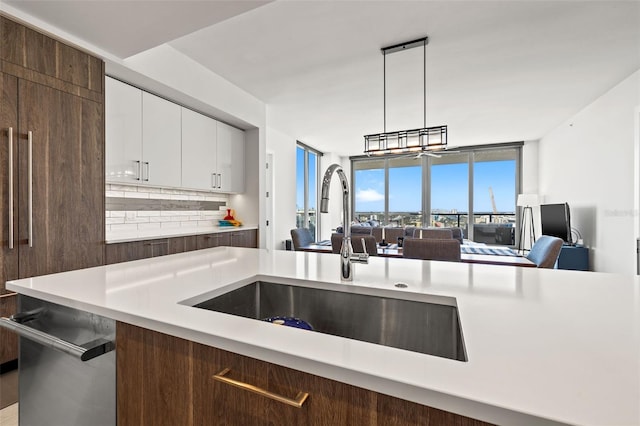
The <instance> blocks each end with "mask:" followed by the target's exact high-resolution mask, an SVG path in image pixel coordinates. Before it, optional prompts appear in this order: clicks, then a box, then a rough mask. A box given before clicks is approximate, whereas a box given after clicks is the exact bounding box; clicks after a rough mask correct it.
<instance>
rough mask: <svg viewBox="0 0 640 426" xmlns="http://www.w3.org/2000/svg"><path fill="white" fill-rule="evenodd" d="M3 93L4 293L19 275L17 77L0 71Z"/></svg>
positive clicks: (0, 201) (0, 204)
mask: <svg viewBox="0 0 640 426" xmlns="http://www.w3.org/2000/svg"><path fill="white" fill-rule="evenodd" d="M0 95H1V97H0V244H1V246H0V265H1V266H0V294H1V293H2V290H4V288H5V281H7V280H10V279H15V278H18V202H17V200H18V110H17V108H18V104H17V101H18V79H16V78H15V77H12V76H9V75H6V74H3V73H0ZM10 206H11V207H12V209H11V210H10V209H9V207H10ZM10 227H11V230H12V232H10V230H9V228H10ZM11 233H13V235H11Z"/></svg>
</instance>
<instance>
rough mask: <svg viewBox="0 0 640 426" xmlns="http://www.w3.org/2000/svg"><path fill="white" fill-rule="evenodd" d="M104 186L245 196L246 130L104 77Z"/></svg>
mask: <svg viewBox="0 0 640 426" xmlns="http://www.w3.org/2000/svg"><path fill="white" fill-rule="evenodd" d="M105 96H106V142H107V143H106V175H107V182H123V183H135V184H140V185H154V186H162V187H173V188H186V189H199V190H207V191H215V192H233V193H239V192H244V149H245V148H244V144H245V142H244V131H242V130H239V129H236V128H234V127H231V126H229V125H227V124H224V123H220V122H218V121H216V120H214V119H213V118H210V117H207V116H205V115H202V114H200V113H197V112H195V111H192V110H190V109H187V108H184V107H181V106H180V105H178V104H175V103H173V102H170V101H167V100H165V99H162V98H160V97H158V96H155V95H152V94H150V93H147V92H145V91H143V90H140V89H138V88H136V87H133V86H130V85H128V84H125V83H122V82H120V81H118V80H115V79H112V78H109V77H107V78H106V86H105Z"/></svg>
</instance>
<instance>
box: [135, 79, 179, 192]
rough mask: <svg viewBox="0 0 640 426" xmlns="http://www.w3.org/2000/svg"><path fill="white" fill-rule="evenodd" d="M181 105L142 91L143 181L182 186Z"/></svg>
mask: <svg viewBox="0 0 640 426" xmlns="http://www.w3.org/2000/svg"><path fill="white" fill-rule="evenodd" d="M180 117H181V111H180V105H177V104H174V103H173V102H169V101H167V100H164V99H162V98H160V97H158V96H155V95H152V94H150V93H147V92H143V93H142V181H143V183H147V184H150V185H158V186H170V187H179V186H180V180H181V171H180V168H181V155H182V150H181V143H180V139H181V137H182V135H181V130H180V126H181V118H180Z"/></svg>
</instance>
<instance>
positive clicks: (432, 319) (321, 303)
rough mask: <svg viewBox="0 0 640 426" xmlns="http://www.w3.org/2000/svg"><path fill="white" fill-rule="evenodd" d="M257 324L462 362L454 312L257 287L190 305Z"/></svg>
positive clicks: (339, 294) (438, 306)
mask: <svg viewBox="0 0 640 426" xmlns="http://www.w3.org/2000/svg"><path fill="white" fill-rule="evenodd" d="M194 306H195V307H196V308H202V309H208V310H212V311H216V312H222V313H226V314H230V315H237V316H241V317H245V318H252V319H255V320H263V319H266V318H271V317H293V318H298V319H300V320H303V321H305V322H307V323H309V324H310V325H311V326H312V327H313V330H314V331H305V332H308V333H312V332H319V333H326V334H332V335H334V336H340V337H346V338H348V339H355V340H360V341H363V342H369V343H375V344H379V345H385V346H392V347H394V348H399V349H404V350H408V351H413V352H420V353H423V354H428V355H435V356H440V357H445V358H450V359H454V360H458V361H466V360H467V357H466V354H465V351H464V344H463V341H462V332H461V329H460V322H459V319H458V309H457V308H456V307H455V306H448V305H441V304H436V303H427V302H418V301H412V300H404V299H394V298H389V297H379V296H372V295H364V294H354V293H346V292H341V291H332V290H322V289H317V288H309V287H301V286H294V285H285V284H276V283H269V282H262V281H256V282H253V283H251V284H247V285H245V286H243V287H240V288H238V289H235V290H231V291H229V292H227V293H224V294H222V295H219V296H217V297H214V298H212V299H209V300H206V301H204V302H201V303H199V304H197V305H194Z"/></svg>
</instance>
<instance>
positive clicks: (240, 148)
mask: <svg viewBox="0 0 640 426" xmlns="http://www.w3.org/2000/svg"><path fill="white" fill-rule="evenodd" d="M217 164H218V173H219V174H220V177H221V184H220V185H219V190H220V191H222V192H244V132H243V131H242V130H238V129H236V128H234V127H231V126H229V125H227V124H224V123H220V122H218V151H217Z"/></svg>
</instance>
